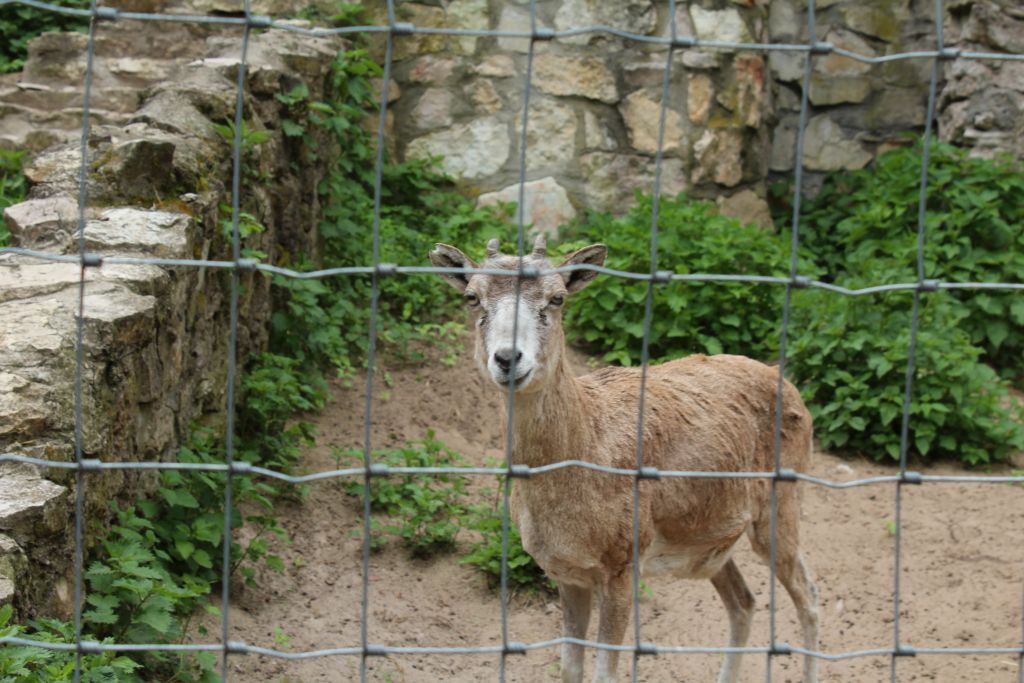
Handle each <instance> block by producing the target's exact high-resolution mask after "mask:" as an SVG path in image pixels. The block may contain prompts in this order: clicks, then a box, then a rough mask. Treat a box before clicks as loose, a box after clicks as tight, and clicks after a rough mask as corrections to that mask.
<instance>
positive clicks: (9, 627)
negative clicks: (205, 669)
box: [0, 605, 141, 683]
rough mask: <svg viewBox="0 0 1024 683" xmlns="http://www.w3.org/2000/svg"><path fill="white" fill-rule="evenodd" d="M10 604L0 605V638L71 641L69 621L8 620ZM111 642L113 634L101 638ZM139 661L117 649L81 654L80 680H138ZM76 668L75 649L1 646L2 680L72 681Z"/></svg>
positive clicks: (94, 682) (30, 682) (90, 682)
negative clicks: (23, 622)
mask: <svg viewBox="0 0 1024 683" xmlns="http://www.w3.org/2000/svg"><path fill="white" fill-rule="evenodd" d="M12 611H13V610H12V608H11V606H10V605H4V606H3V607H0V638H24V639H26V640H36V641H39V642H41V643H66V644H70V643H74V642H75V630H74V626H73V625H72V624H71V623H70V622H66V621H58V620H56V619H37V620H35V621H30V622H29V623H28V624H27V625H25V626H21V625H18V624H11V623H10V620H11V614H12ZM100 642H102V643H104V644H110V643H112V642H114V641H113V639H112V638H106V639H104V640H102V641H100ZM138 668H139V664H138V663H137V662H135V661H134V660H133V659H131V658H130V657H126V656H124V655H119V654H118V653H116V652H103V653H101V654H95V655H85V656H83V657H82V669H81V671H82V677H81V680H82V681H83V683H109V682H110V681H124V682H125V683H132V682H134V681H140V680H141V679H139V677H138V676H137V675H136V670H137V669H138ZM74 670H75V653H74V652H73V651H68V650H47V649H43V648H40V647H32V646H28V645H4V646H3V647H0V681H4V683H60V682H62V681H71V680H72V679H73V676H74Z"/></svg>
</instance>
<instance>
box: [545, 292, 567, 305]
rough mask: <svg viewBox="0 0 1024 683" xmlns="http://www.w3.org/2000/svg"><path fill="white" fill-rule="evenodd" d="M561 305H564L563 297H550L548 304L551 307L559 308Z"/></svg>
mask: <svg viewBox="0 0 1024 683" xmlns="http://www.w3.org/2000/svg"><path fill="white" fill-rule="evenodd" d="M563 303H565V297H564V296H562V295H561V294H559V295H558V296H553V297H551V300H550V301H549V302H548V304H549V305H551V306H561V305H562V304H563Z"/></svg>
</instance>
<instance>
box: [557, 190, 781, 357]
mask: <svg viewBox="0 0 1024 683" xmlns="http://www.w3.org/2000/svg"><path fill="white" fill-rule="evenodd" d="M637 199H638V201H637V204H636V206H635V207H634V208H633V209H632V210H631V211H630V212H629V213H628V214H626V215H625V216H623V217H622V218H614V217H612V216H611V215H609V214H602V213H592V214H590V215H588V216H587V218H586V219H585V220H584V221H582V222H579V223H577V224H574V225H570V226H568V227H567V228H566V229H565V230H564V237H565V238H566V239H567V240H568V241H567V242H566V243H564V244H562V245H561V246H560V248H561V249H562V250H564V251H566V252H570V251H572V250H573V249H576V248H578V247H580V246H583V245H584V244H590V243H593V242H600V243H603V244H606V245H607V246H608V260H607V262H606V264H605V265H607V266H608V267H610V268H614V269H618V270H626V271H632V272H641V273H643V272H650V268H651V267H650V256H651V198H650V197H649V196H639V197H638V198H637ZM658 252H659V254H660V256H659V269H673V271H674V272H675V273H679V274H686V273H737V274H747V275H786V274H788V249H787V247H786V245H785V244H784V243H783V242H782V241H781V240H780V239H779V238H778V236H776V235H773V234H772V233H770V232H768V231H765V230H762V229H760V228H758V227H755V226H751V225H747V226H744V225H740V224H739V223H737V222H736V221H734V220H732V219H729V218H726V217H724V216H719V215H718V214H717V211H716V210H715V208H714V205H712V204H709V203H707V202H702V201H697V200H693V199H689V198H687V197H685V196H682V195H680V196H678V197H665V198H663V199H662V200H661V203H660V206H659V220H658ZM646 296H647V283H646V282H638V281H634V280H625V279H622V278H613V277H602V278H598V279H597V280H596V281H595V282H594V283H593V284H592V285H591V286H590V287H589V288H588V289H585V290H583V291H582V292H580V293H579V294H578V295H576V297H575V298H574V300H573V303H572V306H570V307H569V308H568V309H567V310H566V329H567V330H568V332H569V334H570V335H571V339H572V341H574V342H575V343H577V344H581V345H582V346H583V347H584V348H586V349H589V350H591V351H594V352H595V353H600V354H601V356H602V359H603V360H605V361H608V362H613V363H618V364H621V365H631V364H633V363H637V362H639V360H640V348H641V346H640V342H641V339H642V338H643V332H644V330H643V316H644V300H645V298H646ZM653 305H654V308H653V317H652V324H651V334H650V353H651V357H652V358H657V359H658V360H670V359H672V358H678V357H681V356H685V355H688V354H690V353H694V352H698V351H699V352H704V353H722V352H728V353H735V354H740V355H748V356H752V357H754V358H761V359H767V358H769V357H770V356H771V355H772V354H773V350H774V349H775V348H776V345H777V339H778V321H777V317H776V316H775V312H776V311H778V310H779V307H780V306H781V297H780V291H779V289H778V288H773V287H765V286H763V285H756V284H748V283H736V282H731V283H719V282H714V283H712V282H688V283H679V282H676V283H672V284H668V285H659V286H658V287H657V289H656V290H655V292H654V302H653Z"/></svg>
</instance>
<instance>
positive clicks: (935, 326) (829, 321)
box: [787, 280, 1024, 465]
mask: <svg viewBox="0 0 1024 683" xmlns="http://www.w3.org/2000/svg"><path fill="white" fill-rule="evenodd" d="M872 282H876V281H875V280H872ZM843 284H845V285H848V286H851V285H852V286H857V285H858V284H862V283H859V282H850V281H846V282H844V283H843ZM910 307H911V296H910V294H909V293H907V292H902V293H890V294H887V295H878V296H872V297H845V296H838V295H836V294H832V293H830V292H824V291H820V290H816V291H815V290H812V291H806V292H800V293H798V295H797V296H796V298H795V306H794V311H793V326H794V331H795V334H794V337H793V342H792V344H791V346H790V347H789V353H788V354H787V357H788V365H787V367H788V369H789V371H790V373H791V374H792V376H793V377H795V378H796V381H797V383H798V385H799V386H800V389H801V392H802V394H803V397H804V400H805V401H806V402H807V403H808V406H809V408H810V410H811V413H812V414H813V415H814V419H815V434H816V435H817V437H818V439H819V441H820V443H821V446H822V447H823V448H826V449H838V450H846V451H855V452H860V453H865V454H869V455H871V456H873V457H874V458H876V459H881V458H883V457H885V456H889V457H891V458H893V459H895V460H898V459H899V455H900V429H901V424H902V411H903V397H904V391H905V381H906V368H907V355H908V348H909V343H910ZM963 316H964V312H963V309H962V308H961V307H960V306H958V305H957V304H956V302H955V301H954V300H953V299H952V298H951V297H949V296H948V295H946V294H938V293H936V294H929V295H927V296H925V297H924V298H923V299H922V306H921V312H920V325H919V330H918V336H917V351H916V355H915V359H916V362H915V374H914V383H913V394H912V402H911V408H910V422H909V425H908V426H909V431H908V438H909V447H910V452H911V453H917V454H919V455H920V456H922V457H930V458H954V459H958V460H961V461H963V462H965V463H967V464H971V465H977V464H981V463H986V462H991V461H996V460H1002V459H1005V458H1006V457H1007V456H1008V455H1010V454H1011V453H1013V452H1014V451H1015V450H1019V449H1022V448H1024V423H1022V418H1024V414H1022V412H1021V410H1020V406H1019V405H1018V404H1017V403H1016V402H1015V401H1014V400H1013V399H1012V398H1011V397H1010V396H1009V391H1008V388H1007V386H1006V384H1005V382H1002V381H1000V379H999V377H998V375H997V374H996V372H995V371H994V370H993V369H992V368H990V367H989V366H987V365H985V364H984V363H982V362H980V361H979V357H980V356H981V355H982V351H981V349H980V348H979V347H977V346H975V345H974V344H972V343H971V340H970V338H969V336H968V333H967V332H966V331H965V330H963V329H961V328H960V327H959V326H958V325H959V323H960V322H961V320H962V319H963Z"/></svg>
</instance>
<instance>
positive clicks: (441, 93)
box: [411, 88, 454, 131]
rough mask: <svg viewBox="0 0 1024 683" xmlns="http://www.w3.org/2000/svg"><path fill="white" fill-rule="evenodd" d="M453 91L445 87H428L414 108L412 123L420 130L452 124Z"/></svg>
mask: <svg viewBox="0 0 1024 683" xmlns="http://www.w3.org/2000/svg"><path fill="white" fill-rule="evenodd" d="M453 104H454V98H453V97H452V94H451V91H449V90H445V89H444V88H427V90H425V91H424V92H423V94H422V95H420V98H419V100H417V101H416V106H415V107H413V109H412V115H411V116H412V123H413V125H414V126H416V128H417V129H418V130H423V131H427V130H436V129H438V128H447V127H448V126H450V125H452V123H453V121H454V119H453V118H452V106H453Z"/></svg>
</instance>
